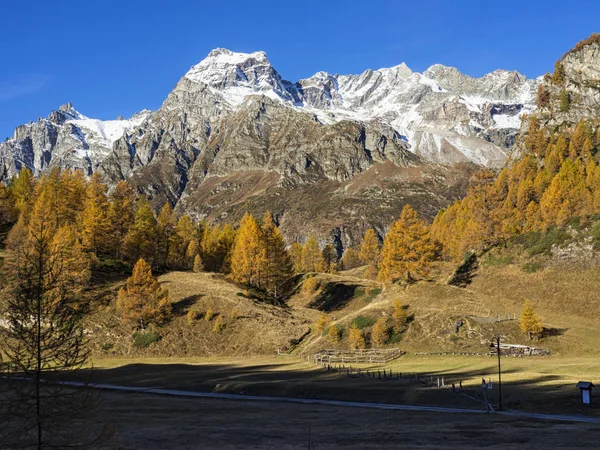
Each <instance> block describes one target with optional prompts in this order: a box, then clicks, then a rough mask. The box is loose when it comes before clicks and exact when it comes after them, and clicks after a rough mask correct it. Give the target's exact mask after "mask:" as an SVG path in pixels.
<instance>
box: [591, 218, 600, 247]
mask: <svg viewBox="0 0 600 450" xmlns="http://www.w3.org/2000/svg"><path fill="white" fill-rule="evenodd" d="M591 235H592V241H593V242H594V248H595V249H596V250H598V249H600V222H596V223H595V224H594V225H593V226H592V231H591Z"/></svg>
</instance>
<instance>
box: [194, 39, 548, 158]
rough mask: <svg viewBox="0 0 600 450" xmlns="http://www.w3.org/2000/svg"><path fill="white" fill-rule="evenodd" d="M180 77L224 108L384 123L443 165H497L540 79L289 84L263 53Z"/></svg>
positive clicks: (405, 77) (227, 58)
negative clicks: (249, 106) (256, 100)
mask: <svg viewBox="0 0 600 450" xmlns="http://www.w3.org/2000/svg"><path fill="white" fill-rule="evenodd" d="M185 78H187V79H189V80H192V81H194V82H196V83H201V84H204V85H207V86H208V88H209V90H210V91H211V92H212V93H213V94H214V95H216V96H217V97H218V98H220V99H221V100H222V101H223V102H224V103H225V104H227V105H228V106H229V107H232V108H236V107H239V105H241V104H242V103H243V102H244V100H245V99H247V98H248V97H249V96H253V95H264V96H267V97H269V98H271V99H273V100H276V101H278V102H280V103H282V104H284V105H287V106H289V107H293V108H297V109H298V110H300V111H305V112H309V113H312V114H315V115H316V116H317V117H318V119H319V120H321V121H322V122H324V123H334V122H338V121H340V120H358V121H367V122H368V121H371V120H374V119H376V120H380V121H384V122H387V123H389V124H390V125H391V126H392V127H393V128H394V129H395V130H396V131H398V132H399V133H400V134H402V135H403V136H405V137H406V139H407V141H408V143H409V144H410V147H411V150H412V151H413V152H414V153H416V154H420V155H423V156H425V157H426V158H427V159H429V160H432V161H436V162H441V163H447V162H456V161H459V160H464V159H466V160H469V161H472V162H475V163H477V164H481V165H485V166H496V167H497V166H500V165H502V164H503V163H504V161H505V160H506V157H507V153H508V151H509V149H510V147H511V145H512V142H513V141H512V139H513V137H514V134H515V131H516V130H517V129H518V128H519V126H520V118H521V116H522V115H523V114H525V113H529V112H531V111H533V109H534V104H533V103H534V101H533V100H534V98H535V92H536V89H537V86H538V84H539V83H540V79H535V80H528V79H527V78H526V77H525V76H523V75H521V74H519V73H518V72H509V71H505V70H497V71H495V72H492V73H490V74H487V75H484V76H483V77H481V78H472V77H469V76H466V75H463V74H461V73H460V72H459V71H458V70H457V69H455V68H453V67H446V66H443V65H439V64H437V65H434V66H431V67H430V68H429V69H427V70H426V71H425V72H424V73H422V74H421V73H418V72H413V71H411V70H410V69H409V68H408V67H407V66H406V65H405V64H404V63H402V64H400V65H398V66H396V67H392V68H389V69H379V70H375V71H373V70H366V71H365V72H363V73H362V74H360V75H331V74H328V73H326V72H318V73H316V74H315V75H313V76H312V77H310V78H308V79H304V80H300V81H298V82H297V83H291V82H289V81H285V80H283V79H282V78H281V76H280V75H279V74H278V72H277V71H276V70H275V69H274V68H273V67H272V66H271V64H270V62H269V60H268V59H267V57H266V54H265V53H264V52H254V53H250V54H245V53H234V52H231V51H229V50H226V49H216V50H213V51H212V52H211V53H210V54H209V55H208V57H207V58H206V59H204V60H203V61H202V62H200V63H199V64H198V65H196V66H193V67H192V68H191V69H190V71H189V72H188V73H187V74H186V75H185Z"/></svg>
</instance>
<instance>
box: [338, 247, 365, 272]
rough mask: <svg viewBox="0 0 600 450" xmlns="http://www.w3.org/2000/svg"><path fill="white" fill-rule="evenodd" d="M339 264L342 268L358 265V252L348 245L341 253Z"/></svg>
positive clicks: (347, 268)
mask: <svg viewBox="0 0 600 450" xmlns="http://www.w3.org/2000/svg"><path fill="white" fill-rule="evenodd" d="M341 266H342V269H343V270H350V269H354V268H355V267H359V266H360V259H359V258H358V252H357V251H356V249H354V248H353V247H348V248H347V249H346V251H345V252H344V254H343V255H342V260H341Z"/></svg>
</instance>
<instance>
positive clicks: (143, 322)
mask: <svg viewBox="0 0 600 450" xmlns="http://www.w3.org/2000/svg"><path fill="white" fill-rule="evenodd" d="M117 308H118V309H119V311H120V313H121V317H122V319H123V321H124V322H127V323H130V324H135V325H136V326H137V327H139V328H141V329H142V330H143V329H146V327H147V326H148V325H149V324H151V323H154V324H158V325H160V324H163V323H165V322H166V321H167V320H168V319H169V317H170V316H171V310H172V307H171V301H170V300H169V293H168V291H167V290H165V289H162V288H161V287H160V285H159V284H158V280H157V279H156V277H154V275H152V269H151V267H150V265H149V264H148V263H147V262H146V261H144V260H143V259H140V260H139V261H138V262H137V263H136V264H135V266H134V267H133V273H132V275H131V277H129V278H128V279H127V282H126V283H125V287H123V288H121V289H120V290H119V295H118V296H117Z"/></svg>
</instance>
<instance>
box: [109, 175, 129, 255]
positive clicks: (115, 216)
mask: <svg viewBox="0 0 600 450" xmlns="http://www.w3.org/2000/svg"><path fill="white" fill-rule="evenodd" d="M135 200H136V195H135V192H134V190H133V189H132V188H131V186H130V185H129V183H127V182H126V181H119V182H118V183H117V185H116V186H115V189H114V191H113V192H112V194H111V196H110V206H109V208H108V222H109V228H110V232H109V242H108V246H107V247H108V249H109V251H110V253H111V254H112V255H113V256H114V257H117V258H119V257H121V256H122V253H123V250H122V249H123V246H124V244H125V236H126V235H127V232H128V231H129V228H131V226H132V225H133V223H134V220H135Z"/></svg>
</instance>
